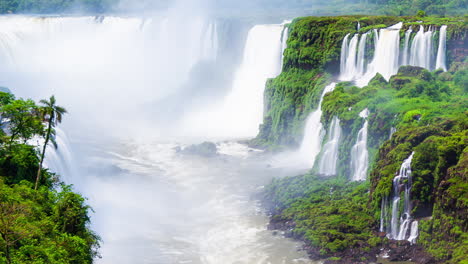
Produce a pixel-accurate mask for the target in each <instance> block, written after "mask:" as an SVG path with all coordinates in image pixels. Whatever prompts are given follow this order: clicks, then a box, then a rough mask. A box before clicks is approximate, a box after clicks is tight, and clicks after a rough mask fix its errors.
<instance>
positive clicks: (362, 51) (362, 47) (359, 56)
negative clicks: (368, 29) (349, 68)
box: [356, 33, 368, 76]
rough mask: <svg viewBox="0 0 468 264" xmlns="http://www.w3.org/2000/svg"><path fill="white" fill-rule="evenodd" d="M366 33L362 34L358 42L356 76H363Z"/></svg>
mask: <svg viewBox="0 0 468 264" xmlns="http://www.w3.org/2000/svg"><path fill="white" fill-rule="evenodd" d="M367 35H368V33H365V34H362V36H361V39H360V40H359V48H358V54H357V62H356V67H357V70H356V74H357V75H358V76H362V75H363V74H364V70H365V69H364V61H365V55H366V41H367Z"/></svg>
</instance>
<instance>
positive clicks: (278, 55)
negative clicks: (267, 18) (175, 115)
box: [184, 24, 287, 137]
mask: <svg viewBox="0 0 468 264" xmlns="http://www.w3.org/2000/svg"><path fill="white" fill-rule="evenodd" d="M283 29H284V25H283V24H278V25H257V26H254V27H253V28H252V29H250V31H249V33H248V36H247V42H246V46H245V50H244V55H243V59H242V63H241V65H240V67H239V68H238V70H237V72H236V73H235V75H234V83H233V85H232V90H231V91H230V93H229V94H228V95H227V96H226V97H225V98H223V99H222V100H220V102H219V104H216V105H214V106H209V107H207V108H205V109H201V110H199V111H195V112H193V113H192V114H191V115H188V117H187V119H186V120H185V122H186V125H185V126H184V127H188V128H189V129H190V130H189V132H190V134H200V135H205V136H206V135H210V136H211V137H223V136H227V137H229V136H232V135H235V136H237V137H254V136H255V135H256V134H257V133H258V128H259V125H260V124H261V122H262V120H263V98H264V97H263V91H264V89H265V83H266V80H267V79H268V78H273V77H276V76H277V75H278V74H279V73H280V72H281V61H282V52H283V51H284V48H285V45H286V40H287V35H286V34H285V33H287V30H286V29H284V30H283ZM207 119H208V120H210V122H211V123H212V125H210V124H204V125H203V126H200V124H201V123H204V122H206V121H205V120H207ZM207 127H208V128H209V129H207Z"/></svg>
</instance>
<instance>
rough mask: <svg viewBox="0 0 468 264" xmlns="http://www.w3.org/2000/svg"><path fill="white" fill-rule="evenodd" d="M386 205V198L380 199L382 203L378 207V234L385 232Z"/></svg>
mask: <svg viewBox="0 0 468 264" xmlns="http://www.w3.org/2000/svg"><path fill="white" fill-rule="evenodd" d="M387 204H388V196H384V197H383V199H382V203H381V205H380V228H379V231H380V232H386V229H385V226H386V225H387V216H388V214H387Z"/></svg>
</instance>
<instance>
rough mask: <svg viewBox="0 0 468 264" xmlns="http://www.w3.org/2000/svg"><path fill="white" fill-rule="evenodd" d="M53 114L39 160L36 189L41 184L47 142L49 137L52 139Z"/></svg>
mask: <svg viewBox="0 0 468 264" xmlns="http://www.w3.org/2000/svg"><path fill="white" fill-rule="evenodd" d="M52 121H53V120H52V116H51V118H50V119H49V127H48V128H47V134H46V138H45V141H44V147H42V153H41V161H40V162H39V168H38V170H37V176H36V185H35V186H34V190H37V187H38V186H39V180H40V179H41V172H42V163H43V162H44V157H45V152H46V148H47V144H49V139H50V132H51V131H52Z"/></svg>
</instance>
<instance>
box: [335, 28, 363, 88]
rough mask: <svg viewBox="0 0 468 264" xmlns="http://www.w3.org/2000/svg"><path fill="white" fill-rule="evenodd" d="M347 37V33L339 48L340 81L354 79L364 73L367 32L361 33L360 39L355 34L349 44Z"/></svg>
mask: <svg viewBox="0 0 468 264" xmlns="http://www.w3.org/2000/svg"><path fill="white" fill-rule="evenodd" d="M347 38H348V35H347V36H346V37H345V40H344V41H343V44H342V46H343V47H342V50H341V63H342V64H341V67H340V69H341V73H340V80H342V81H350V80H354V79H356V78H357V77H358V76H361V75H362V74H363V73H364V60H365V49H366V40H367V33H365V34H363V35H362V36H361V38H360V39H359V35H358V34H355V35H354V36H353V37H352V38H351V41H350V42H349V45H348V41H347Z"/></svg>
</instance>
